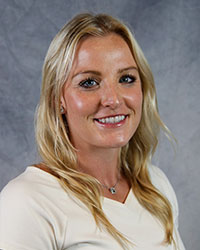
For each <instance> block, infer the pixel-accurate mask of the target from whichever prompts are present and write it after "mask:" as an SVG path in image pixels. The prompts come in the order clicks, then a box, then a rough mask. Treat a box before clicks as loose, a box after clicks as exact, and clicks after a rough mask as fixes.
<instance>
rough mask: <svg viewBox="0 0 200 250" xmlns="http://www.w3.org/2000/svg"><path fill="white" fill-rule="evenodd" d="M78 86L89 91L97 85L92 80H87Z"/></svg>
mask: <svg viewBox="0 0 200 250" xmlns="http://www.w3.org/2000/svg"><path fill="white" fill-rule="evenodd" d="M79 85H80V86H81V87H83V88H86V89H89V88H92V87H95V86H97V85H98V83H97V81H95V80H94V79H92V78H88V79H86V80H84V81H81V82H80V83H79Z"/></svg>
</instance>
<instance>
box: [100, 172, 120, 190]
mask: <svg viewBox="0 0 200 250" xmlns="http://www.w3.org/2000/svg"><path fill="white" fill-rule="evenodd" d="M119 180H120V176H119V177H118V178H117V181H116V183H115V185H114V186H112V187H108V186H106V185H104V184H102V183H101V185H102V186H103V187H104V188H107V189H108V190H109V191H110V192H111V194H116V193H117V191H116V186H117V184H118V183H119Z"/></svg>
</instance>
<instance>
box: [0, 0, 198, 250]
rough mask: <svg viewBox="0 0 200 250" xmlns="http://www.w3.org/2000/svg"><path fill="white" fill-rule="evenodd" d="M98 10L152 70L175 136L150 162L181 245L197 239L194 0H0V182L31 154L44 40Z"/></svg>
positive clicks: (193, 244)
mask: <svg viewBox="0 0 200 250" xmlns="http://www.w3.org/2000/svg"><path fill="white" fill-rule="evenodd" d="M83 11H84V12H86V11H92V12H95V13H99V12H103V13H108V14H111V15H113V16H115V17H118V18H120V19H121V20H123V21H124V22H125V23H126V24H128V25H129V27H131V29H132V30H133V31H134V34H135V37H136V40H137V41H138V42H139V44H140V46H141V47H142V49H143V51H144V54H145V56H146V57H147V59H148V61H149V63H150V65H151V68H152V71H153V73H154V77H155V82H156V87H157V94H158V104H159V111H160V114H161V117H162V119H163V120H164V122H165V123H166V124H167V126H168V127H169V128H170V129H171V131H172V132H173V134H174V135H175V137H176V138H177V141H178V148H177V152H176V154H174V152H173V149H172V147H171V145H170V143H169V142H168V141H167V140H166V139H164V137H161V139H162V140H161V143H160V147H159V149H158V152H157V153H156V155H155V158H154V163H155V164H156V165H158V166H159V167H160V168H161V169H162V170H163V171H164V172H165V173H166V174H167V176H168V178H169V179H170V181H171V183H172V185H173V187H174V189H175V191H176V194H177V198H178V202H179V209H180V216H179V230H180V234H181V236H182V239H183V242H184V244H185V246H186V249H188V250H189V249H192V250H198V249H199V245H200V240H199V235H200V216H199V212H200V199H199V197H200V191H199V190H200V182H199V177H200V126H199V122H200V116H199V113H200V80H199V79H200V69H199V68H200V67H199V65H200V42H199V40H200V1H198V0H160V1H158V0H157V1H156V0H146V1H145V0H123V1H122V0H110V1H109V0H101V1H100V0H60V1H59V0H58V1H56V0H54V1H53V0H42V1H41V0H18V1H15V0H0V190H1V189H2V188H3V187H4V186H5V185H6V184H7V182H8V181H9V180H11V179H12V178H14V177H15V176H17V175H18V174H20V173H21V172H22V171H24V169H25V168H26V166H27V165H31V164H32V163H37V162H38V159H39V158H38V156H37V151H36V146H35V139H34V112H35V108H36V105H37V103H38V101H39V92H40V84H41V68H42V64H43V60H44V57H45V54H46V51H47V49H48V46H49V44H50V41H51V40H52V38H53V37H54V36H55V34H56V33H57V32H58V30H59V29H60V28H61V27H62V26H63V25H64V24H65V22H66V21H68V20H69V19H71V18H72V17H73V16H74V15H75V14H77V13H79V12H83Z"/></svg>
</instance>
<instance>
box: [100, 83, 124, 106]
mask: <svg viewBox="0 0 200 250" xmlns="http://www.w3.org/2000/svg"><path fill="white" fill-rule="evenodd" d="M101 104H102V106H104V107H110V108H111V109H116V108H117V107H118V106H120V104H121V94H120V91H119V88H118V86H117V84H116V83H111V84H105V86H104V88H103V89H102V98H101Z"/></svg>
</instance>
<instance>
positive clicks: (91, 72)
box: [72, 66, 138, 78]
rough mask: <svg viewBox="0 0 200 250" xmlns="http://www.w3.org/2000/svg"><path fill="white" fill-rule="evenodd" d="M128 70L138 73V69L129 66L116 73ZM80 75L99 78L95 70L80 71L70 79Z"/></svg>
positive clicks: (99, 74) (98, 73)
mask: <svg viewBox="0 0 200 250" xmlns="http://www.w3.org/2000/svg"><path fill="white" fill-rule="evenodd" d="M128 70H136V71H138V68H137V67H136V66H130V67H127V68H123V69H119V70H118V71H117V73H123V72H124V71H128ZM82 74H93V75H97V76H101V73H100V72H99V71H96V70H86V71H80V72H78V73H76V74H74V75H73V76H72V78H74V77H76V76H78V75H82Z"/></svg>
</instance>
